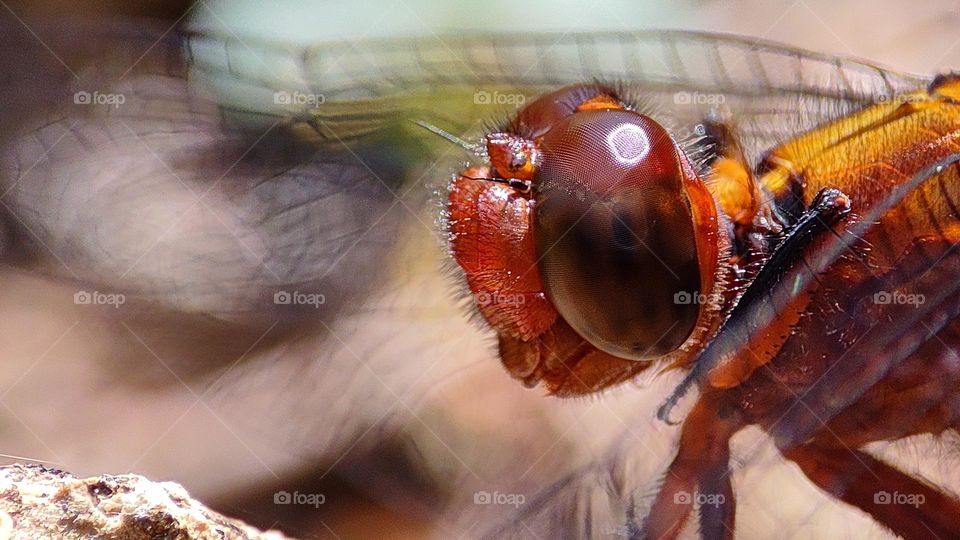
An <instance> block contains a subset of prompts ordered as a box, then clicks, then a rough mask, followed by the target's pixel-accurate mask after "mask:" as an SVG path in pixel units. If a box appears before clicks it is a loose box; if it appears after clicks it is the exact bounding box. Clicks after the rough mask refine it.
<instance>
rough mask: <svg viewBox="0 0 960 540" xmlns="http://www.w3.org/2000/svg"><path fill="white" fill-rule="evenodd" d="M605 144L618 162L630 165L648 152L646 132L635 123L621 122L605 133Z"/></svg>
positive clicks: (648, 143) (648, 145)
mask: <svg viewBox="0 0 960 540" xmlns="http://www.w3.org/2000/svg"><path fill="white" fill-rule="evenodd" d="M607 144H608V145H609V146H610V150H611V152H612V153H613V155H614V156H615V157H616V158H617V160H618V161H619V162H620V163H623V164H625V165H632V164H634V163H637V162H638V161H640V160H641V159H643V158H644V157H646V155H647V153H649V152H650V140H649V139H647V134H646V133H644V132H643V130H642V129H640V126H637V125H635V124H622V125H620V126H617V128H616V129H614V130H613V131H611V132H610V134H609V135H607Z"/></svg>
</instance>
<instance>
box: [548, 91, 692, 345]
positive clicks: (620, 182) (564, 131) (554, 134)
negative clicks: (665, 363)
mask: <svg viewBox="0 0 960 540" xmlns="http://www.w3.org/2000/svg"><path fill="white" fill-rule="evenodd" d="M541 150H542V152H543V163H542V166H541V168H540V170H539V174H538V175H537V178H536V186H537V188H536V189H537V194H536V199H537V205H536V217H535V219H534V224H535V234H534V236H535V239H536V246H537V256H538V260H539V270H540V274H541V279H542V281H543V285H544V287H545V292H546V293H547V295H548V297H549V298H550V300H551V301H552V303H553V304H554V306H555V307H556V309H557V311H558V312H559V313H560V314H561V315H562V316H563V317H564V319H566V321H567V322H568V323H569V324H570V326H571V327H573V329H574V330H576V331H577V333H578V334H580V335H581V336H582V337H583V338H584V339H586V340H587V341H589V342H590V343H591V344H592V345H594V346H595V347H597V348H598V349H600V350H602V351H604V352H607V353H609V354H612V355H615V356H618V357H621V358H627V359H632V360H649V359H652V358H655V357H658V356H661V355H663V354H666V353H668V352H671V351H673V350H675V349H677V348H678V347H679V346H680V345H681V344H682V343H683V342H684V341H685V340H686V339H687V337H688V336H689V335H690V333H691V332H692V331H693V329H694V327H695V325H696V322H697V318H698V315H699V311H700V309H699V305H698V303H697V302H694V301H692V299H693V298H698V297H699V296H700V291H701V274H700V266H699V263H698V256H697V245H696V235H695V230H694V216H693V212H692V209H691V202H690V201H689V200H688V197H687V194H686V192H685V189H684V184H685V178H684V174H686V169H687V168H685V167H684V163H683V162H682V158H681V154H680V152H679V151H678V149H677V146H676V144H675V143H674V142H673V140H672V139H671V138H670V136H669V134H668V133H667V131H666V130H665V129H664V128H663V127H661V126H660V125H659V124H657V123H656V122H655V121H653V120H652V119H650V118H648V117H646V116H644V115H641V114H638V113H636V112H633V111H628V110H616V111H610V110H603V111H595V110H587V111H581V112H577V113H576V114H572V115H570V116H568V117H567V118H564V119H563V120H561V121H559V122H557V123H556V124H555V125H554V126H553V128H552V129H551V130H550V131H549V132H548V133H546V134H545V135H544V137H543V139H542V142H541ZM687 299H691V301H685V300H687Z"/></svg>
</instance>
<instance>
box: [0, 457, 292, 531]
mask: <svg viewBox="0 0 960 540" xmlns="http://www.w3.org/2000/svg"><path fill="white" fill-rule="evenodd" d="M36 538H64V539H77V540H79V539H89V538H107V539H115V540H121V539H122V540H128V539H130V540H134V539H136V540H140V539H144V540H146V539H155V538H161V539H175V540H192V539H207V538H210V539H217V540H223V539H236V540H244V539H258V540H280V539H284V538H286V537H285V536H284V535H283V534H281V533H279V532H275V531H267V532H261V531H258V530H256V529H254V528H253V527H250V526H249V525H246V524H245V523H243V522H241V521H238V520H235V519H231V518H228V517H226V516H223V515H221V514H218V513H217V512H214V511H212V510H210V509H209V508H207V507H206V506H204V505H203V504H201V503H200V502H198V501H196V500H194V499H192V498H191V497H190V495H189V494H188V493H187V491H186V490H185V489H184V488H183V487H182V486H180V485H179V484H175V483H173V482H153V481H151V480H148V479H147V478H144V477H142V476H138V475H134V474H126V475H118V476H110V475H103V476H97V477H92V478H76V477H74V476H73V475H71V474H69V473H66V472H63V471H60V470H57V469H51V468H48V467H44V466H41V465H22V464H15V465H8V466H4V467H0V540H6V539H36Z"/></svg>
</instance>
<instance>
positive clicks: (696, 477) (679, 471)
mask: <svg viewBox="0 0 960 540" xmlns="http://www.w3.org/2000/svg"><path fill="white" fill-rule="evenodd" d="M717 412H718V409H717V407H716V404H715V403H714V401H713V400H711V399H705V398H701V399H700V400H699V401H698V402H697V404H696V405H694V408H693V410H691V411H690V414H689V415H688V416H687V418H686V419H685V420H684V423H683V430H682V433H681V435H680V445H679V448H678V450H677V455H676V456H675V457H674V459H673V462H671V463H670V467H669V468H668V469H667V474H666V477H665V478H664V481H663V484H662V485H661V486H660V491H659V492H658V493H657V497H656V499H655V500H654V503H653V507H652V508H651V509H650V513H649V514H648V516H647V519H646V521H645V523H644V527H643V532H644V535H645V536H644V537H645V538H651V539H663V540H668V539H673V538H677V537H678V536H679V534H680V532H681V531H682V530H683V527H684V525H685V524H686V521H687V519H688V518H689V517H690V513H691V512H692V511H693V509H694V507H695V505H699V507H700V529H701V532H702V534H703V537H704V538H707V539H731V538H733V530H734V516H735V508H736V501H735V500H734V496H733V488H732V486H731V483H730V472H729V459H730V445H729V441H730V437H731V436H733V433H735V432H736V430H737V429H739V427H740V424H739V423H735V422H734V421H733V419H732V418H720V417H718V414H717Z"/></svg>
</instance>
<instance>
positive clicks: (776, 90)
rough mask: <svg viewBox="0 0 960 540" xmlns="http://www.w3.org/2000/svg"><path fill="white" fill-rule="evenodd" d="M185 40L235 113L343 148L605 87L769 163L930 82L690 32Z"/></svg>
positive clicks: (745, 40) (468, 122)
mask: <svg viewBox="0 0 960 540" xmlns="http://www.w3.org/2000/svg"><path fill="white" fill-rule="evenodd" d="M185 40H186V41H185V42H186V50H187V51H188V54H189V57H190V58H191V61H192V63H193V65H194V66H195V67H196V69H197V70H198V71H200V72H202V73H203V74H204V75H206V76H209V77H211V78H213V79H214V80H216V81H219V84H218V86H219V87H221V88H224V89H225V90H224V94H229V97H225V98H224V100H223V104H224V106H225V107H227V108H228V109H229V110H231V111H233V112H236V113H237V114H240V115H244V116H250V115H253V116H257V115H267V116H276V115H281V116H285V117H287V118H296V119H299V120H301V121H303V122H305V123H307V124H310V125H312V126H313V127H314V128H316V129H317V131H318V132H319V133H321V135H324V134H326V135H327V136H329V133H325V132H324V131H323V130H324V129H325V128H326V129H330V130H332V131H333V132H334V133H335V134H336V136H337V137H344V136H346V135H348V134H354V133H358V132H365V131H369V130H372V129H376V128H378V127H381V126H383V124H385V123H387V122H389V121H391V120H395V119H396V117H397V116H403V115H407V116H409V115H419V116H421V117H426V118H427V119H430V120H433V119H438V118H439V119H442V120H445V121H446V122H447V123H450V124H452V125H453V126H454V127H458V128H460V129H467V128H469V127H470V126H471V125H472V124H473V122H475V121H477V120H479V119H483V118H484V116H489V115H490V114H491V107H490V106H484V105H487V103H488V102H481V103H477V102H478V101H484V100H487V99H489V100H490V101H495V96H494V93H495V92H502V93H509V92H514V93H520V94H521V95H524V96H526V97H527V98H528V99H529V98H532V97H533V96H535V95H537V94H538V93H539V92H541V91H543V90H546V89H549V88H556V87H557V86H559V85H564V84H572V83H576V82H580V81H584V80H591V79H600V80H604V81H622V82H623V83H625V85H626V86H627V88H629V89H630V91H631V92H632V93H634V94H635V95H636V96H637V97H639V98H640V99H642V100H644V101H647V102H655V103H658V104H659V106H660V107H661V108H663V109H665V113H666V114H667V115H669V116H672V117H676V118H678V119H679V120H680V121H681V123H690V122H699V121H701V120H702V119H703V117H704V116H705V114H706V113H707V112H708V110H710V109H711V108H714V109H715V108H720V109H723V110H725V111H726V112H727V113H728V114H729V116H730V117H731V118H732V119H733V120H734V121H735V122H736V123H737V124H739V125H740V126H741V132H742V136H743V137H744V138H745V139H746V141H745V144H746V146H747V147H748V149H750V150H755V151H760V150H762V149H764V148H766V147H769V146H770V145H771V143H773V142H779V141H780V140H783V139H784V138H786V137H789V136H790V135H791V134H794V133H796V132H797V131H798V130H804V129H809V128H810V127H812V126H815V125H817V124H819V123H821V122H823V121H825V120H828V119H832V118H835V117H836V116H837V115H839V114H842V113H843V112H847V111H849V110H850V109H852V108H856V107H859V106H862V105H863V104H865V103H871V102H874V101H877V100H879V99H884V98H887V97H889V96H891V95H894V94H897V93H902V92H905V91H910V90H914V89H917V88H919V87H922V86H923V85H924V84H925V83H926V82H927V80H926V79H925V78H923V77H917V76H912V75H907V74H902V73H896V72H893V71H890V70H885V69H882V68H880V67H877V66H875V65H872V64H869V63H865V62H860V61H856V60H850V59H844V58H839V57H834V56H828V55H823V54H818V53H814V52H810V51H803V50H800V49H793V48H789V47H784V46H779V45H775V44H771V43H769V42H766V41H762V40H753V39H750V38H742V37H736V36H729V35H721V34H709V33H701V32H688V31H645V32H634V33H594V34H541V35H536V34H533V35H529V34H527V35H517V34H510V35H465V36H464V35H457V36H454V35H449V36H439V37H430V38H417V39H393V40H379V41H378V40H373V41H363V42H349V43H328V44H317V45H314V46H309V47H303V48H291V47H289V46H285V45H282V44H276V43H266V42H260V41H251V40H248V39H246V38H243V37H234V36H218V35H213V34H187V35H186V37H185ZM227 88H229V90H226V89H227ZM274 92H303V93H308V94H313V95H316V94H320V95H323V96H324V97H325V101H324V104H323V106H322V107H316V108H308V107H301V108H296V107H293V108H289V107H286V108H285V107H278V106H273V107H271V106H269V105H270V104H269V99H268V98H270V97H271V96H272V94H273V93H274ZM718 96H720V97H719V99H718ZM711 98H712V99H711ZM718 101H720V103H717V102H718ZM477 105H479V106H477Z"/></svg>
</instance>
